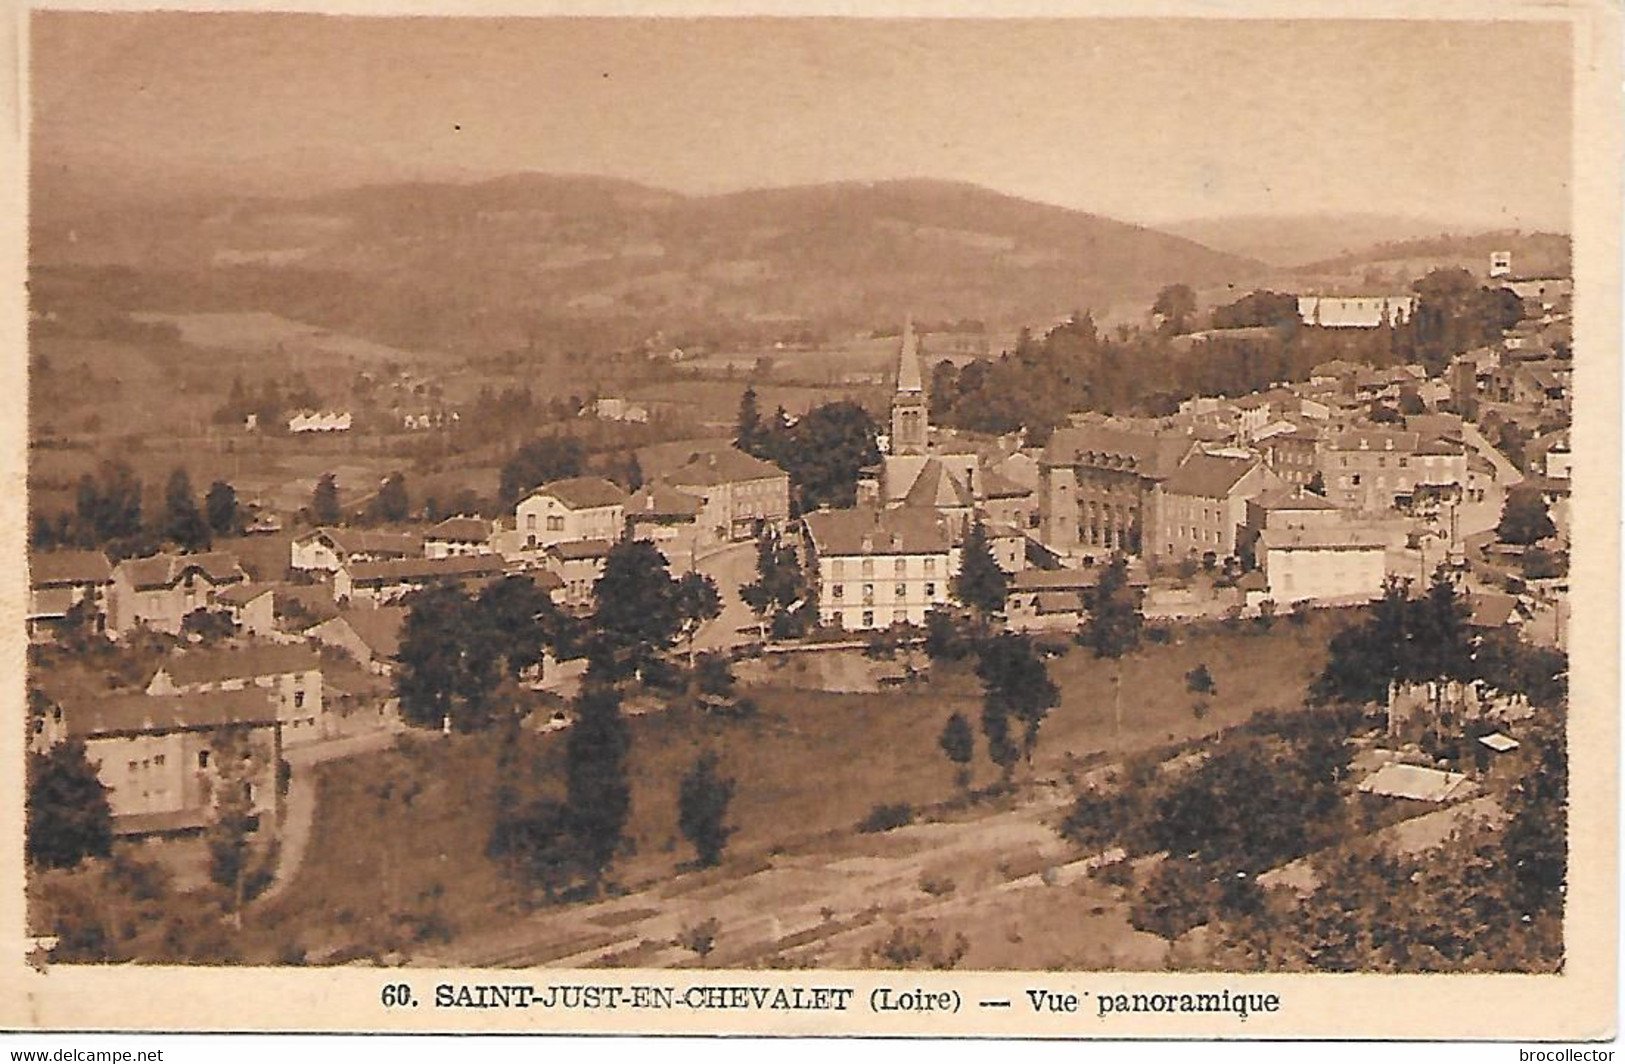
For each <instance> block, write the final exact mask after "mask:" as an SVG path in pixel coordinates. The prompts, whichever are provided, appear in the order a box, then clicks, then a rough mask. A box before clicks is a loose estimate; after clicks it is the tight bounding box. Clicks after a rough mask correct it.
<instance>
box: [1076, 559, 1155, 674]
mask: <svg viewBox="0 0 1625 1064" xmlns="http://www.w3.org/2000/svg"><path fill="white" fill-rule="evenodd" d="M1086 599H1087V603H1088V607H1089V620H1088V623H1087V626H1086V627H1085V629H1084V641H1085V642H1086V643H1087V645H1088V646H1090V647H1091V648H1093V650H1094V652H1095V656H1096V657H1099V658H1120V657H1122V656H1123V655H1124V654H1127V653H1128V652H1129V651H1131V650H1133V649H1134V648H1135V647H1137V646H1139V645H1140V629H1141V627H1142V625H1143V623H1144V619H1143V617H1142V616H1141V613H1140V593H1139V592H1138V591H1136V590H1135V589H1134V588H1133V587H1132V586H1130V584H1129V582H1128V561H1127V560H1126V559H1125V558H1124V557H1123V556H1122V555H1118V556H1117V557H1115V558H1113V559H1112V560H1111V564H1109V565H1107V566H1106V568H1105V569H1104V570H1103V571H1102V572H1101V574H1100V579H1099V580H1098V581H1096V583H1095V586H1094V587H1093V588H1092V589H1090V591H1089V592H1088V594H1087V595H1086Z"/></svg>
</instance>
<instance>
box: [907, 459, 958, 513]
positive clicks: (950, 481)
mask: <svg viewBox="0 0 1625 1064" xmlns="http://www.w3.org/2000/svg"><path fill="white" fill-rule="evenodd" d="M974 504H975V500H974V499H972V498H971V493H970V490H969V489H968V488H966V487H965V485H963V484H961V483H960V482H959V478H958V477H956V476H954V475H953V473H951V472H950V471H949V470H948V467H946V466H944V465H943V464H942V463H941V462H939V461H937V460H936V459H935V458H932V459H930V460H928V461H927V462H926V463H925V466H924V467H923V468H922V469H921V470H920V475H919V476H917V477H915V478H914V485H913V487H911V488H909V489H908V494H907V495H905V496H903V505H904V506H923V507H928V508H930V509H936V510H941V509H954V508H969V507H971V506H972V505H974Z"/></svg>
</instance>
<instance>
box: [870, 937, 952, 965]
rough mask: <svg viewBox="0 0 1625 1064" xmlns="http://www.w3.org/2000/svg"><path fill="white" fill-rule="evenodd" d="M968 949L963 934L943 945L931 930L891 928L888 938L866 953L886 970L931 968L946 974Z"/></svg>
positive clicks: (872, 960) (940, 938) (941, 938)
mask: <svg viewBox="0 0 1625 1064" xmlns="http://www.w3.org/2000/svg"><path fill="white" fill-rule="evenodd" d="M969 950H970V942H969V940H967V939H966V938H965V936H964V935H963V934H957V933H956V934H955V935H954V937H953V940H952V941H951V942H944V941H943V937H942V935H941V933H940V932H938V931H937V930H936V929H935V928H931V929H923V928H918V927H907V928H905V927H894V928H892V933H891V935H890V936H889V937H888V938H887V939H886V941H884V942H882V943H881V944H880V946H879V947H878V948H877V949H875V950H873V951H871V952H870V957H869V959H870V961H871V962H878V966H880V967H886V968H934V969H936V970H938V971H946V970H948V969H950V968H953V967H955V966H957V965H958V964H959V962H960V961H961V960H963V959H964V957H965V954H966V953H967V952H969Z"/></svg>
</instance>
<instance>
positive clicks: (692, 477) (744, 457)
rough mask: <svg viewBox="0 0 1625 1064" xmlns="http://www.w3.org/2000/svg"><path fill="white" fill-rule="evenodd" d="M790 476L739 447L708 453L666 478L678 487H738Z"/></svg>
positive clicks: (672, 472)
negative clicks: (742, 483) (744, 483)
mask: <svg viewBox="0 0 1625 1064" xmlns="http://www.w3.org/2000/svg"><path fill="white" fill-rule="evenodd" d="M788 476H789V474H788V473H786V472H785V471H784V470H782V469H780V468H779V467H778V466H776V465H774V464H773V463H772V462H768V461H764V460H763V459H760V458H757V457H756V456H755V455H750V454H746V453H745V452H744V451H741V450H740V449H739V448H737V447H726V448H722V449H720V450H715V451H707V452H706V453H704V454H701V455H697V456H696V457H695V458H694V459H693V460H691V461H689V462H688V463H687V464H685V465H683V466H681V467H679V468H677V469H674V470H672V471H671V472H670V473H669V474H666V475H665V476H664V479H666V480H669V481H671V482H672V483H673V484H675V485H677V486H678V487H683V486H685V485H689V484H694V485H701V486H705V487H710V486H712V485H715V484H737V483H738V482H740V481H742V480H770V479H777V478H779V477H788Z"/></svg>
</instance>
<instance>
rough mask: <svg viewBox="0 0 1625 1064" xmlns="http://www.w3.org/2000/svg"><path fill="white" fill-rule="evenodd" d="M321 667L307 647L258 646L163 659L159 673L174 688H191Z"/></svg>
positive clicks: (199, 652) (314, 654)
mask: <svg viewBox="0 0 1625 1064" xmlns="http://www.w3.org/2000/svg"><path fill="white" fill-rule="evenodd" d="M321 667H322V660H321V658H320V657H318V656H317V655H316V653H315V652H314V651H312V650H310V649H308V648H307V647H302V646H279V645H276V644H270V643H257V644H253V645H251V646H246V647H241V648H228V649H219V650H190V651H187V652H186V653H184V654H176V655H173V656H172V657H170V658H168V659H166V660H165V661H164V662H163V664H162V665H160V666H159V667H158V670H159V671H160V672H165V673H168V674H169V678H170V679H171V680H173V681H174V682H175V685H176V686H178V687H190V686H192V685H194V684H204V683H218V682H220V681H222V680H246V679H253V678H254V677H257V676H286V675H287V674H289V673H294V672H311V671H313V670H319V669H320V668H321Z"/></svg>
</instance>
